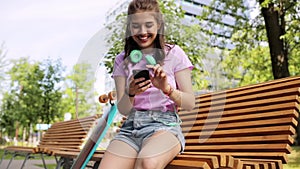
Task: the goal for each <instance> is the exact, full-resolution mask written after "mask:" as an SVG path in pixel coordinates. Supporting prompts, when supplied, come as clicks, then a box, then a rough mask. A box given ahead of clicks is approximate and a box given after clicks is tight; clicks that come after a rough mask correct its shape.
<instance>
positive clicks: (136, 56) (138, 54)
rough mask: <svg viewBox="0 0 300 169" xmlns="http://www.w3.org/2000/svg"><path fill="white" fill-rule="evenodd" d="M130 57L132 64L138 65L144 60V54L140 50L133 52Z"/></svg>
mask: <svg viewBox="0 0 300 169" xmlns="http://www.w3.org/2000/svg"><path fill="white" fill-rule="evenodd" d="M129 57H130V60H131V62H132V63H138V62H139V61H141V60H142V57H143V53H142V52H141V51H140V50H132V51H131V52H130V55H129Z"/></svg>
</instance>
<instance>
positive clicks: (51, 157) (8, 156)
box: [0, 149, 55, 160]
mask: <svg viewBox="0 0 300 169" xmlns="http://www.w3.org/2000/svg"><path fill="white" fill-rule="evenodd" d="M3 154H4V150H3V149H0V158H1V159H2V156H3ZM11 158H12V154H10V153H9V154H6V155H5V158H4V159H5V160H9V159H11ZM15 159H16V160H24V156H17V157H15ZM34 159H37V160H39V159H41V155H40V154H36V155H34ZM44 159H46V160H50V159H55V158H54V157H53V156H47V155H44Z"/></svg>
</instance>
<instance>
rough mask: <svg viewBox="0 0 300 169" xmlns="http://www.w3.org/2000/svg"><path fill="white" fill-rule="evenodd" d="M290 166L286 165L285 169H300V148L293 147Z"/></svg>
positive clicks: (289, 157)
mask: <svg viewBox="0 0 300 169" xmlns="http://www.w3.org/2000/svg"><path fill="white" fill-rule="evenodd" d="M288 160H289V161H288V164H284V165H283V168H284V169H299V168H300V146H298V147H292V153H291V154H288Z"/></svg>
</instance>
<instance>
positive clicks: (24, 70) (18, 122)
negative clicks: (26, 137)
mask: <svg viewBox="0 0 300 169" xmlns="http://www.w3.org/2000/svg"><path fill="white" fill-rule="evenodd" d="M61 72H62V66H61V63H60V62H59V61H57V62H55V63H53V62H52V61H50V60H46V61H45V62H43V63H40V62H30V61H29V60H28V58H21V59H19V60H14V61H13V66H12V68H11V69H10V70H9V72H8V75H9V77H10V81H11V84H10V87H9V88H8V89H7V91H6V92H5V93H4V95H3V100H2V101H3V102H2V104H1V114H0V115H1V117H0V118H1V123H0V124H1V127H2V128H4V130H5V131H4V132H6V133H8V134H9V135H10V136H12V135H13V131H14V130H15V129H16V127H18V128H26V131H28V132H29V127H30V126H35V124H38V123H50V122H52V121H53V120H54V119H55V118H57V117H60V116H62V112H61V107H60V99H61V92H60V88H59V86H58V84H59V83H60V82H61V81H62V80H63V79H62V76H61ZM2 131H3V130H2Z"/></svg>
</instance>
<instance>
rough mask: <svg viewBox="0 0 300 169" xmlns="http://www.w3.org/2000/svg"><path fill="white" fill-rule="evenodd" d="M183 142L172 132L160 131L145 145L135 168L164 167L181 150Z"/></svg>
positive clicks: (150, 168)
mask: <svg viewBox="0 0 300 169" xmlns="http://www.w3.org/2000/svg"><path fill="white" fill-rule="evenodd" d="M180 150H181V144H180V142H179V140H178V139H177V138H176V136H174V135H173V134H172V133H170V132H168V131H159V132H157V133H155V134H154V135H153V136H151V137H150V138H149V139H148V140H147V141H146V142H145V144H144V145H143V147H142V149H141V151H140V153H139V155H138V158H137V160H136V164H135V169H163V168H165V166H166V165H167V164H168V163H169V162H170V161H171V160H172V159H173V158H174V157H175V156H176V155H177V154H178V153H179V152H180Z"/></svg>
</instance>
